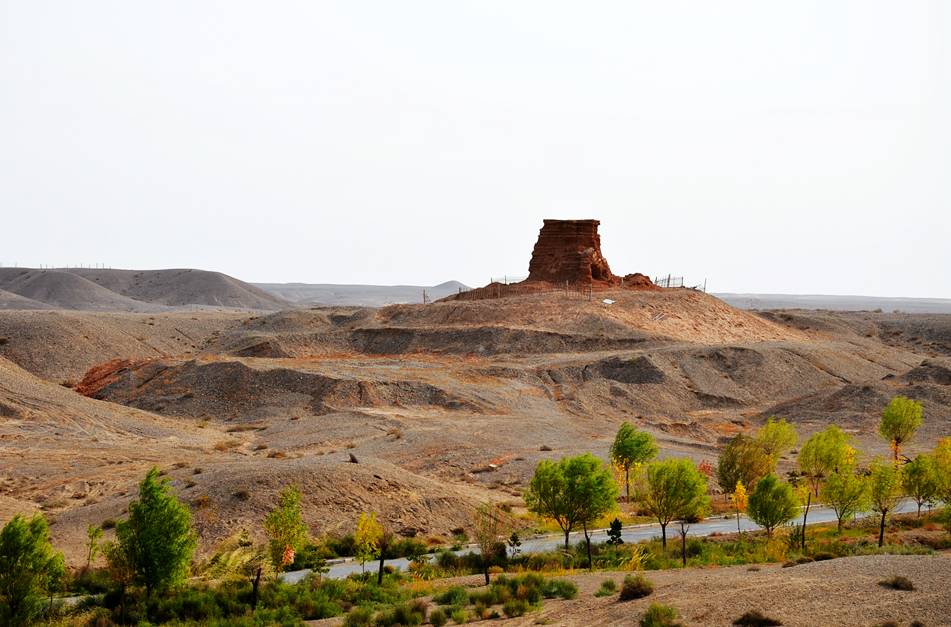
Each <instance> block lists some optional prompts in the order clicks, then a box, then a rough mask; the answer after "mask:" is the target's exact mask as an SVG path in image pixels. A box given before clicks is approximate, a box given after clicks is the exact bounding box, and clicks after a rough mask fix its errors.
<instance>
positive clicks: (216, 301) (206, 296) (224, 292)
mask: <svg viewBox="0 0 951 627" xmlns="http://www.w3.org/2000/svg"><path fill="white" fill-rule="evenodd" d="M70 272H72V273H74V274H77V275H79V276H82V277H85V278H87V279H89V280H90V281H93V282H94V283H96V284H97V285H101V286H103V287H106V288H108V289H110V290H112V291H113V292H117V293H119V294H122V295H123V296H127V297H129V298H134V299H135V300H139V301H143V302H148V303H155V304H160V305H168V306H184V305H206V306H210V307H232V308H236V309H264V310H274V309H280V308H282V307H287V306H288V305H289V303H288V301H286V300H284V299H282V298H279V297H277V296H274V295H273V294H268V293H267V292H265V291H264V290H261V289H260V288H258V287H255V286H254V285H251V284H249V283H245V282H244V281H239V280H238V279H235V278H234V277H230V276H228V275H227V274H222V273H221V272H210V271H207V270H194V269H176V270H112V269H109V270H105V269H88V268H80V269H71V270H70Z"/></svg>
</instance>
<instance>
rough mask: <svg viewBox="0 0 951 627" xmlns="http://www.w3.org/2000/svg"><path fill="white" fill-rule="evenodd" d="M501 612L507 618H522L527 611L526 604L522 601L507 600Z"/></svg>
mask: <svg viewBox="0 0 951 627" xmlns="http://www.w3.org/2000/svg"><path fill="white" fill-rule="evenodd" d="M502 611H503V612H504V613H505V615H506V616H508V617H509V618H515V617H516V616H524V615H525V612H527V611H528V602H527V601H523V600H522V599H509V600H508V601H506V602H505V604H504V605H503V606H502Z"/></svg>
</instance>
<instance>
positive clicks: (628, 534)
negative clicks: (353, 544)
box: [281, 499, 917, 583]
mask: <svg viewBox="0 0 951 627" xmlns="http://www.w3.org/2000/svg"><path fill="white" fill-rule="evenodd" d="M916 509H917V506H916V505H915V502H914V501H912V500H910V499H906V500H903V501H902V502H901V503H899V504H898V507H897V508H895V510H894V512H893V513H896V514H901V513H908V512H914V511H916ZM876 515H877V514H873V513H871V512H868V513H865V514H863V515H861V516H858V518H865V517H868V516H876ZM800 520H801V518H800ZM828 522H835V512H833V511H832V509H831V508H829V507H826V506H813V507H812V508H810V510H809V518H808V523H809V524H810V525H813V524H819V523H828ZM740 528H741V529H742V530H743V531H754V530H757V529H759V528H760V527H759V525H757V524H756V523H754V522H753V521H752V520H750V519H748V518H746V517H741V518H740ZM679 529H680V527H679V526H678V525H677V524H676V523H671V524H670V525H668V527H667V537H668V539H670V538H675V537H678V534H679ZM735 531H736V518H732V517H731V518H708V519H706V520H703V521H701V522H698V523H694V524H693V525H690V529H689V531H688V532H687V535H688V536H709V535H711V534H714V533H731V532H735ZM621 537H622V538H623V539H624V541H625V542H640V541H642V540H650V539H651V538H659V537H660V525H658V524H657V523H647V524H643V525H632V526H630V527H625V528H624V529H623V530H622V532H621ZM564 538H565V537H564V535H563V534H552V535H545V536H536V537H532V538H525V539H524V540H522V553H542V552H545V551H552V550H557V549H560V548H562V547H563V546H564V544H565V540H564ZM570 538H571V543H572V544H575V543H576V542H579V541H581V540H583V539H584V534H583V533H582V532H580V531H578V532H573V533H572V534H571V536H570ZM607 538H608V533H607V529H597V530H595V531H593V532H591V542H592V544H595V543H598V542H605V541H607ZM470 551H472V552H474V553H478V551H479V549H478V547H475V546H471V545H470V546H467V547H464V548H463V549H461V550H459V551H456V553H457V554H463V553H468V552H470ZM430 559H432V558H431V557H430ZM386 564H387V565H388V566H392V567H393V568H398V569H400V570H403V569H405V568H406V567H407V566H409V560H408V559H406V558H405V557H402V558H398V559H392V560H387V561H386ZM378 565H379V562H372V563H369V562H368V563H367V565H366V569H367V570H368V571H374V569H375V568H376V567H378ZM328 566H329V570H328V571H327V573H326V574H325V575H324V576H325V577H331V578H333V579H343V578H345V577H347V576H348V575H352V574H354V573H359V572H360V571H361V567H360V563H359V562H356V561H354V560H353V559H352V558H346V559H344V560H336V561H332V562H329V563H328ZM310 572H311V571H310V570H309V569H305V570H296V571H292V572H287V573H284V574H283V575H281V579H282V580H284V581H285V582H287V583H297V582H299V581H301V580H302V579H303V578H304V577H306V576H307V575H309V574H310Z"/></svg>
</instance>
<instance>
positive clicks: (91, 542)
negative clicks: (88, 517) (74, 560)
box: [86, 525, 102, 570]
mask: <svg viewBox="0 0 951 627" xmlns="http://www.w3.org/2000/svg"><path fill="white" fill-rule="evenodd" d="M101 539H102V527H100V526H99V525H88V526H87V527H86V570H89V567H90V566H92V563H93V562H94V561H95V559H96V556H97V555H99V541H100V540H101Z"/></svg>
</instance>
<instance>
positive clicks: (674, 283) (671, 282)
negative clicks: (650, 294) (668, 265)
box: [654, 274, 684, 287]
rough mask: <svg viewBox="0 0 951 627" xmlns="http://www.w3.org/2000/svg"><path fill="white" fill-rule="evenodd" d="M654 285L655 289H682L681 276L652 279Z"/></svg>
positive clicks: (682, 281) (682, 279) (682, 280)
mask: <svg viewBox="0 0 951 627" xmlns="http://www.w3.org/2000/svg"><path fill="white" fill-rule="evenodd" d="M654 285H656V286H657V287H683V286H684V278H683V277H682V276H671V275H669V274H668V275H667V276H660V277H654Z"/></svg>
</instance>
